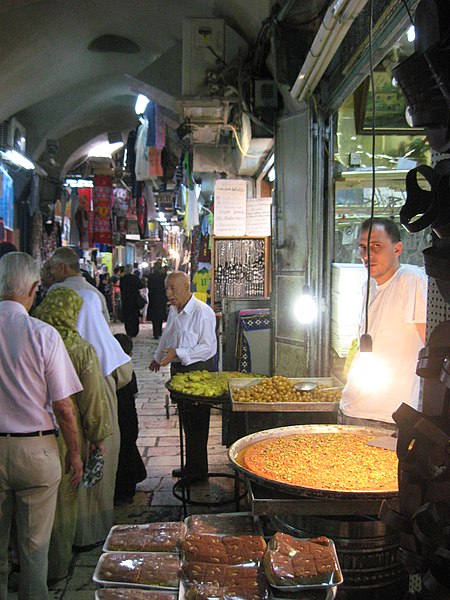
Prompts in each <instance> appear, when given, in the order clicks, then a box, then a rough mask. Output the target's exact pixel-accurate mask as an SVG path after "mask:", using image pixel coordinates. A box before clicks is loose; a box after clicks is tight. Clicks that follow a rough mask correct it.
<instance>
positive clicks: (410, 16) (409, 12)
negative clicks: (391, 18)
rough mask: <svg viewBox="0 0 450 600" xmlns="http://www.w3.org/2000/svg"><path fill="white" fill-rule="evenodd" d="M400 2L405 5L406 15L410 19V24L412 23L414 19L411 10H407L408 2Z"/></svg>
mask: <svg viewBox="0 0 450 600" xmlns="http://www.w3.org/2000/svg"><path fill="white" fill-rule="evenodd" d="M402 2H403V4H404V6H405V9H406V12H407V13H408V17H409V20H410V21H411V25H414V19H413V16H412V14H411V11H410V10H409V6H408V3H407V2H406V0H402Z"/></svg>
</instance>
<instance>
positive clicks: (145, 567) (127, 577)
mask: <svg viewBox="0 0 450 600" xmlns="http://www.w3.org/2000/svg"><path fill="white" fill-rule="evenodd" d="M179 569H180V560H179V558H178V557H177V556H175V555H173V554H169V553H163V552H154V553H146V554H145V553H144V554H138V553H133V552H125V553H123V552H107V553H105V554H103V555H102V556H101V557H100V561H99V568H98V579H99V580H101V581H114V582H120V583H136V584H142V585H152V586H158V587H168V588H177V587H178V584H179V577H178V574H179Z"/></svg>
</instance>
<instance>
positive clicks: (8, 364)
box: [0, 300, 83, 433]
mask: <svg viewBox="0 0 450 600" xmlns="http://www.w3.org/2000/svg"><path fill="white" fill-rule="evenodd" d="M0 364H1V365H2V375H1V378H0V431H1V432H2V433H31V432H34V431H45V430H48V429H53V428H54V424H53V421H52V402H57V401H58V400H63V399H64V398H67V397H68V396H71V395H72V394H76V393H77V392H80V391H81V390H82V389H83V386H82V385H81V383H80V380H79V379H78V376H77V374H76V372H75V369H74V368H73V365H72V361H71V360H70V358H69V355H68V354H67V351H66V348H65V346H64V342H63V341H62V338H61V336H60V335H59V333H58V332H57V331H56V329H54V328H53V327H52V326H51V325H48V324H47V323H44V322H43V321H40V320H39V319H35V318H33V317H30V316H29V314H28V313H27V311H26V310H25V307H24V306H22V304H20V303H19V302H14V301H11V300H3V301H2V302H0Z"/></svg>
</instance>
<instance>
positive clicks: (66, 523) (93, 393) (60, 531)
mask: <svg viewBox="0 0 450 600" xmlns="http://www.w3.org/2000/svg"><path fill="white" fill-rule="evenodd" d="M82 303H83V300H82V298H81V297H80V296H79V295H78V294H77V293H76V292H74V291H73V290H71V289H69V288H56V289H54V290H52V291H50V292H48V294H47V295H46V297H45V298H44V300H43V301H42V302H41V304H39V306H38V307H37V308H36V309H35V311H34V314H33V316H34V317H36V318H38V319H41V321H45V322H46V323H49V324H50V325H52V326H53V327H55V329H57V330H58V332H59V333H60V335H61V337H62V339H63V341H64V344H65V346H66V349H67V352H68V354H69V356H70V358H71V360H72V363H73V366H74V367H75V370H76V372H77V374H78V377H79V378H80V381H81V383H82V385H83V391H81V392H79V393H78V394H76V395H75V396H73V397H72V399H73V401H74V409H75V414H76V415H77V420H78V434H79V437H80V439H79V447H80V448H81V449H82V458H83V460H84V461H86V459H87V457H88V455H89V454H90V453H91V452H94V451H95V450H97V449H98V450H99V451H100V452H101V453H102V454H103V452H104V443H103V440H104V439H105V438H106V437H108V436H110V435H112V426H111V419H110V415H109V409H108V404H107V401H106V389H105V379H104V377H103V374H102V372H101V370H100V366H99V362H98V358H97V353H96V351H95V349H94V347H93V346H92V345H91V344H90V343H89V342H87V341H86V340H85V339H83V338H82V337H81V336H80V335H79V333H78V331H77V328H76V323H77V318H78V313H79V312H80V308H81V305H82ZM58 444H59V450H60V457H61V465H62V472H63V473H64V471H65V465H64V459H65V455H66V448H65V444H64V440H63V437H62V436H59V437H58ZM111 493H112V492H111ZM77 517H78V503H77V489H76V488H74V487H73V486H72V485H71V483H70V481H69V477H68V475H65V476H64V475H63V477H62V479H61V483H60V485H59V489H58V499H57V504H56V513H55V521H54V525H53V530H52V537H51V541H50V550H49V560H48V580H49V581H56V580H60V579H63V578H64V577H66V575H67V574H68V568H69V563H70V560H71V558H72V546H73V542H74V539H75V532H76V526H77Z"/></svg>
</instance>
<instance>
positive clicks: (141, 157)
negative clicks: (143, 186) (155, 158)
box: [135, 119, 150, 181]
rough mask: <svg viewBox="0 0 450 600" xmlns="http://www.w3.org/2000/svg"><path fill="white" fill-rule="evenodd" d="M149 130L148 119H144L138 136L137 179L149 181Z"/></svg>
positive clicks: (136, 146)
mask: <svg viewBox="0 0 450 600" xmlns="http://www.w3.org/2000/svg"><path fill="white" fill-rule="evenodd" d="M147 131H148V121H147V120H146V119H144V120H143V122H142V123H141V125H140V126H139V130H138V132H137V136H136V145H135V151H136V167H135V171H136V180H137V181H148V180H149V179H150V164H149V161H148V148H147Z"/></svg>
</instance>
